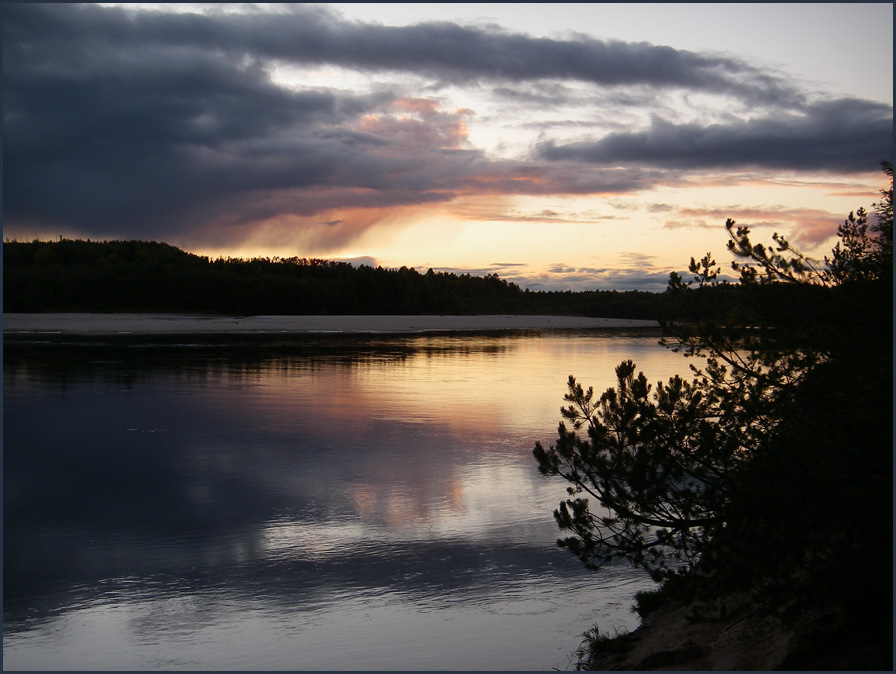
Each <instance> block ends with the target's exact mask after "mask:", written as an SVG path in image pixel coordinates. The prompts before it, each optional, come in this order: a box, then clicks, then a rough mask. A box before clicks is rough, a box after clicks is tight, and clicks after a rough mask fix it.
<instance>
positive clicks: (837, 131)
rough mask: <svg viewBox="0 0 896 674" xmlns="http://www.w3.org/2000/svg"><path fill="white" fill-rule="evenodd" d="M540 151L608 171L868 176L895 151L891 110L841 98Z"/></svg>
mask: <svg viewBox="0 0 896 674" xmlns="http://www.w3.org/2000/svg"><path fill="white" fill-rule="evenodd" d="M538 153H539V155H540V156H541V157H542V158H545V159H550V160H571V161H583V162H589V163H593V164H598V165H609V166H614V165H617V164H619V163H622V164H626V165H632V164H634V165H645V166H652V167H656V166H662V167H666V168H674V169H703V168H706V169H715V168H732V167H750V166H755V167H763V168H773V169H797V170H810V171H814V170H819V169H821V170H824V169H827V170H831V171H843V172H852V171H858V172H861V171H873V170H875V169H876V168H877V166H878V165H877V162H878V161H879V160H881V159H884V158H887V157H890V156H892V153H893V108H892V107H891V106H887V105H884V104H882V103H874V102H871V101H863V100H857V99H839V100H833V101H821V102H817V103H814V104H807V105H806V106H805V107H804V109H803V110H801V111H799V112H778V113H775V114H771V115H768V116H764V117H759V118H754V119H748V120H745V121H736V122H729V123H726V124H709V125H701V124H694V123H691V124H672V123H669V122H666V121H664V120H662V119H659V118H654V120H653V123H652V125H651V127H650V128H649V129H646V130H644V131H637V132H631V133H612V134H609V135H608V136H606V137H604V138H602V139H600V140H598V141H595V142H578V143H569V144H566V145H558V144H555V143H551V142H547V143H544V144H542V145H541V146H540V147H539V149H538Z"/></svg>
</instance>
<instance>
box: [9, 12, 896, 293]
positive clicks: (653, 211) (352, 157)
mask: <svg viewBox="0 0 896 674" xmlns="http://www.w3.org/2000/svg"><path fill="white" fill-rule="evenodd" d="M3 13H4V28H3V57H4V71H3V76H4V77H3V90H4V91H3V93H4V104H3V116H4V236H5V237H6V238H11V239H12V238H15V239H18V240H31V239H34V238H41V239H56V238H58V237H59V236H60V235H62V236H65V237H71V238H88V237H89V238H91V239H144V240H156V241H166V242H168V243H171V244H174V245H176V246H179V247H181V248H183V249H185V250H188V251H190V252H194V253H199V254H204V255H210V256H219V255H222V256H241V257H249V256H256V255H261V256H281V257H291V256H300V257H322V258H329V259H348V260H353V261H357V262H361V263H365V264H374V265H382V266H384V267H400V266H403V265H404V266H408V267H416V268H417V269H418V270H420V271H421V272H422V271H426V269H428V268H430V267H432V268H434V269H435V270H437V271H439V270H445V271H453V272H457V273H463V272H470V273H473V274H486V273H497V274H499V275H500V276H501V277H502V278H506V279H508V280H511V281H514V282H516V283H519V284H520V285H522V286H524V287H528V288H532V289H567V288H569V289H574V290H583V289H593V288H601V289H609V288H615V289H619V290H627V289H641V290H652V291H659V290H662V289H663V288H664V287H665V284H666V281H667V279H668V275H669V272H670V271H673V270H676V271H679V272H682V271H683V270H684V269H685V268H686V266H687V262H688V260H689V259H690V257H691V256H701V255H702V254H703V253H705V252H707V251H712V252H713V253H715V254H716V256H717V259H718V260H719V261H720V262H722V263H723V264H727V260H728V257H727V255H726V254H725V252H724V247H725V241H726V233H725V228H724V223H725V220H726V218H729V217H731V218H734V219H735V220H737V221H738V224H746V225H750V226H751V227H753V228H754V230H755V232H756V237H755V238H757V239H759V240H763V241H767V240H769V239H770V238H771V235H772V233H773V232H781V233H784V234H786V235H788V236H789V238H790V239H791V240H792V242H793V243H794V244H795V245H797V246H798V247H800V248H801V249H802V250H804V251H806V252H807V253H809V254H812V255H815V256H817V257H821V256H823V255H824V253H825V252H827V251H828V250H829V249H830V247H831V245H832V242H833V239H832V237H833V236H834V235H835V234H836V229H837V225H838V224H840V223H841V222H842V221H843V219H844V218H845V217H846V215H847V214H848V213H849V212H850V211H851V210H855V209H856V208H858V207H859V206H865V207H866V208H869V207H870V206H871V204H872V203H873V202H874V201H876V200H877V199H878V197H879V194H878V190H879V189H880V188H882V187H883V186H884V184H885V180H884V176H883V173H882V172H881V171H880V161H881V160H882V159H885V158H886V159H891V158H892V153H893V6H892V4H853V3H844V4H814V3H813V4H786V3H780V4H744V5H737V4H718V5H712V4H693V5H690V4H657V5H648V4H620V5H614V4H540V3H539V4H522V5H519V4H496V5H491V4H434V5H429V4H396V5H390V4H376V3H368V4H357V5H356V4H338V5H304V4H303V5H281V4H275V5H205V4H192V5H173V4H155V5H148V4H146V5H139V6H136V5H126V6H115V5H85V6H78V5H71V4H64V5H42V4H20V5H10V4H4V6H3Z"/></svg>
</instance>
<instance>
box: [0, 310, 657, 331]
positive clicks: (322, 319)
mask: <svg viewBox="0 0 896 674" xmlns="http://www.w3.org/2000/svg"><path fill="white" fill-rule="evenodd" d="M658 327H659V323H658V322H657V321H647V320H637V319H626V318H587V317H583V316H528V315H522V314H519V315H517V314H499V315H477V316H429V315H414V316H402V315H398V316H391V315H373V316H208V315H199V314H138V313H120V314H98V313H34V314H23V313H5V314H3V334H4V336H6V335H10V336H11V335H39V334H64V335H128V334H133V335H148V334H154V335H164V334H169V335H171V334H271V335H276V334H281V335H284V334H319V333H336V334H340V333H341V334H364V333H367V334H414V333H424V332H468V331H475V332H480V331H501V330H575V329H588V328H596V329H606V328H658Z"/></svg>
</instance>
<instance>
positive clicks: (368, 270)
mask: <svg viewBox="0 0 896 674" xmlns="http://www.w3.org/2000/svg"><path fill="white" fill-rule="evenodd" d="M3 277H4V278H3V280H4V284H3V301H4V310H5V311H7V312H26V313H30V312H51V311H53V312H60V311H85V312H191V313H211V314H239V315H320V314H330V315H374V314H382V315H412V314H448V315H470V314H505V313H515V314H546V313H547V314H558V315H582V316H599V317H606V318H632V319H658V318H659V316H660V314H661V313H662V312H663V308H664V304H666V302H664V297H663V295H662V294H659V293H650V292H644V291H638V290H630V291H622V292H620V291H615V290H593V291H583V292H572V291H530V290H524V289H522V288H520V287H519V286H518V285H516V284H514V283H510V282H508V281H506V280H504V279H501V278H500V277H499V276H498V275H497V274H489V275H486V276H474V275H471V274H459V275H458V274H454V273H450V272H436V271H433V270H432V269H430V270H429V271H427V272H426V273H423V274H421V273H420V272H418V271H417V270H416V269H410V268H408V267H401V268H400V269H385V268H383V267H370V266H366V265H362V266H358V267H355V266H353V265H351V264H350V263H348V262H336V261H330V260H322V259H313V258H312V259H308V258H299V257H291V258H276V257H275V258H252V259H242V258H219V259H214V260H212V259H209V258H208V257H204V256H200V255H194V254H192V253H188V252H185V251H183V250H180V249H179V248H176V247H174V246H172V245H169V244H166V243H161V242H154V241H120V240H119V241H90V240H86V241H85V240H72V239H60V240H58V241H38V240H35V241H31V242H18V241H8V240H7V241H6V242H5V243H4V245H3Z"/></svg>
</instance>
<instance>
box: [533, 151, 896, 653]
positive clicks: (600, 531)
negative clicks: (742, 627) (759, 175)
mask: <svg viewBox="0 0 896 674" xmlns="http://www.w3.org/2000/svg"><path fill="white" fill-rule="evenodd" d="M884 171H885V172H886V173H887V175H888V176H889V177H890V189H889V190H886V191H883V192H882V195H883V201H882V202H881V203H879V204H875V206H874V208H875V213H876V215H877V221H876V223H874V224H873V225H871V226H870V228H869V225H868V222H867V221H868V216H867V213H866V212H865V211H864V210H862V209H860V210H859V211H857V212H856V213H855V214H850V216H849V217H848V218H847V220H846V221H845V222H844V224H843V225H842V226H841V227H840V229H839V232H838V234H839V241H838V243H837V245H836V247H835V248H834V249H833V250H832V252H831V255H830V256H829V257H826V258H825V259H824V260H822V261H815V260H811V259H809V258H808V257H806V256H804V255H802V254H801V253H800V252H799V251H796V250H794V249H793V248H792V247H791V246H790V244H789V243H788V242H787V241H786V239H785V238H784V237H781V236H779V235H777V234H775V235H774V236H773V243H772V244H771V245H769V246H764V245H762V244H754V243H752V241H751V240H750V232H749V229H748V228H747V227H737V226H736V224H735V222H734V221H733V220H728V222H727V223H726V229H727V231H728V234H729V242H728V249H729V250H730V251H731V252H732V253H733V254H734V256H735V258H736V259H735V261H734V262H733V263H732V267H733V269H734V270H735V271H736V272H738V273H739V275H740V283H739V284H737V288H738V289H739V290H738V292H739V294H738V296H737V297H738V299H739V301H738V302H737V303H736V304H731V303H722V304H720V305H719V306H716V307H710V308H707V307H706V306H701V307H700V310H699V311H696V312H695V313H694V314H693V315H694V316H697V317H698V318H696V319H695V320H692V321H688V322H687V323H680V322H669V323H667V324H666V328H667V330H668V331H669V332H670V333H671V335H672V337H671V338H669V339H667V340H666V344H667V346H669V347H671V348H673V349H676V350H679V351H681V352H683V353H684V355H686V356H690V357H694V358H703V359H704V360H705V365H704V366H703V367H697V366H694V365H692V366H691V369H692V371H693V376H692V378H691V379H690V380H686V379H684V378H682V377H679V376H676V377H673V378H672V379H671V380H669V381H668V382H665V383H664V382H659V383H657V384H656V386H655V387H654V386H652V385H651V384H650V383H649V382H648V380H647V378H646V377H645V375H644V374H643V373H637V374H636V366H635V364H634V363H633V362H631V361H625V362H623V363H622V364H620V365H619V366H618V367H617V368H616V378H617V383H616V386H614V387H612V388H609V389H607V390H606V391H605V392H603V393H602V394H600V395H598V394H596V393H595V392H594V391H593V389H591V388H588V389H587V390H586V389H584V388H583V387H582V385H581V384H579V383H578V382H577V381H576V379H575V378H574V377H572V376H570V377H569V381H568V384H567V386H568V391H567V393H566V395H565V396H564V400H565V402H566V403H567V405H566V406H565V407H563V408H562V410H561V411H562V416H563V418H564V421H563V422H561V423H560V426H559V429H558V439H557V443H556V444H555V445H551V446H550V447H548V448H547V449H546V448H544V447H543V446H542V444H541V443H536V445H535V449H534V455H535V457H536V459H537V461H538V465H539V470H540V471H541V472H542V473H543V474H545V475H559V476H561V477H563V478H564V479H565V480H566V481H567V482H569V483H570V486H569V487H568V490H567V491H568V493H569V498H567V499H566V500H564V501H563V502H561V504H560V506H559V508H558V509H557V510H556V511H555V512H554V516H555V518H556V520H557V523H558V525H559V527H560V529H561V530H562V531H563V532H564V533H565V534H566V536H565V537H564V538H562V539H560V540H559V541H558V544H559V545H560V546H561V547H565V548H567V549H569V550H570V551H571V552H572V553H574V554H575V555H576V556H578V557H579V558H580V559H581V560H582V561H583V562H584V564H585V565H586V566H588V567H589V568H599V567H600V566H602V565H603V564H606V563H607V562H610V561H612V560H615V559H622V560H627V561H629V562H631V563H632V564H634V565H635V566H636V567H639V568H642V569H645V570H646V571H647V572H648V573H649V574H650V575H651V577H652V578H653V579H654V580H656V581H658V582H661V583H664V585H665V586H666V587H681V586H682V584H683V583H684V582H685V581H686V584H687V586H689V587H690V588H692V589H693V588H695V587H698V586H700V587H703V588H704V589H706V591H707V592H723V591H724V590H725V589H726V588H727V589H731V588H740V589H745V588H749V589H751V590H754V591H756V593H757V595H762V596H763V597H765V599H766V600H770V601H773V602H777V603H778V604H780V605H782V606H785V605H786V606H788V607H790V610H797V608H795V607H799V608H800V610H802V609H805V608H806V607H807V606H810V605H817V604H819V603H825V604H826V605H836V606H838V607H840V608H841V609H843V611H844V613H843V615H845V616H849V619H856V620H859V619H861V621H862V623H863V624H865V625H867V623H868V621H869V620H870V619H871V618H870V617H871V616H872V615H873V616H875V618H874V619H876V620H880V621H881V624H882V625H883V626H884V629H888V628H887V625H889V626H890V627H889V629H891V628H892V614H891V608H892V603H891V592H890V590H891V587H892V585H891V571H892V567H891V564H890V559H891V557H890V552H891V544H892V510H891V505H892V459H893V455H892V449H893V444H892V405H893V398H892V264H893V261H892V166H891V165H890V164H889V163H884ZM690 272H691V273H692V274H693V280H692V281H691V282H689V283H685V282H684V281H683V280H682V279H681V278H680V277H679V276H678V275H677V274H672V276H671V278H670V283H669V293H670V294H671V295H673V296H676V297H678V298H679V299H680V300H681V302H682V306H686V305H687V304H688V303H694V304H700V303H701V302H704V301H705V300H706V298H707V297H710V298H711V297H713V295H712V291H718V290H719V289H724V288H723V287H724V286H726V285H730V284H727V283H726V282H725V281H723V280H721V279H720V273H721V269H720V268H719V267H717V266H716V263H715V261H714V260H713V258H712V256H711V255H706V256H705V257H703V258H702V259H701V260H699V261H697V260H695V259H691V263H690ZM707 292H709V294H707ZM567 424H569V425H567ZM707 588H709V589H707ZM769 598H774V599H773V600H771V599H769ZM890 636H892V633H890Z"/></svg>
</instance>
